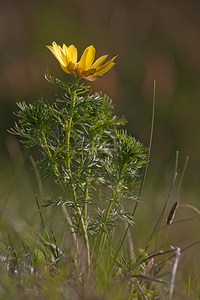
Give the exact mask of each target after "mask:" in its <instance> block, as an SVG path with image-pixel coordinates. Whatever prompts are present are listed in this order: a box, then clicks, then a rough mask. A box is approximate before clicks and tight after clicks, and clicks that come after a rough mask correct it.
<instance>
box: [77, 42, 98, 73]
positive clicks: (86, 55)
mask: <svg viewBox="0 0 200 300" xmlns="http://www.w3.org/2000/svg"><path fill="white" fill-rule="evenodd" d="M94 57H95V48H94V47H93V46H89V47H87V48H86V49H85V51H84V52H83V54H82V56H81V59H80V61H79V68H80V69H83V70H88V69H89V68H90V67H91V65H92V63H93V61H94Z"/></svg>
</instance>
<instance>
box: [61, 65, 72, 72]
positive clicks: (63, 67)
mask: <svg viewBox="0 0 200 300" xmlns="http://www.w3.org/2000/svg"><path fill="white" fill-rule="evenodd" d="M60 66H61V68H62V69H63V71H64V72H66V73H68V74H70V72H69V70H68V68H67V67H65V66H63V65H61V64H60Z"/></svg>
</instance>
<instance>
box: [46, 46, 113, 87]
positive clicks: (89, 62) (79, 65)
mask: <svg viewBox="0 0 200 300" xmlns="http://www.w3.org/2000/svg"><path fill="white" fill-rule="evenodd" d="M47 48H48V49H49V50H51V52H52V53H53V55H54V56H55V57H56V58H57V60H58V61H59V63H60V66H61V68H62V69H63V70H64V71H65V72H66V73H69V74H73V75H75V76H76V77H79V78H80V77H83V78H85V79H87V80H91V81H93V80H95V79H97V77H99V76H101V75H103V74H104V73H106V72H107V71H109V70H110V69H111V68H112V67H113V66H114V65H115V63H114V62H113V61H114V59H115V58H116V56H115V57H113V58H112V59H111V60H109V61H108V62H106V63H105V64H103V62H104V61H105V60H106V58H107V57H108V55H103V56H101V57H99V58H98V59H97V60H96V61H95V62H94V57H95V48H94V47H93V46H89V47H87V48H86V49H85V50H84V52H83V54H82V56H81V59H80V60H79V62H77V49H76V48H75V47H74V45H71V46H69V47H67V46H66V45H65V44H63V47H60V46H59V45H57V44H56V43H55V42H53V43H52V46H47Z"/></svg>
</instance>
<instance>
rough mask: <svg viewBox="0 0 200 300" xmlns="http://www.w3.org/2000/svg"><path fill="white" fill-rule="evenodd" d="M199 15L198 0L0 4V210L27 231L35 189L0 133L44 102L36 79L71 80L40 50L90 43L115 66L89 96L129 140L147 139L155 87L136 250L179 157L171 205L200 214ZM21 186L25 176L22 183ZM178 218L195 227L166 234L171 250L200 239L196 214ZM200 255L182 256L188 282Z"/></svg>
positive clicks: (16, 148)
mask: <svg viewBox="0 0 200 300" xmlns="http://www.w3.org/2000/svg"><path fill="white" fill-rule="evenodd" d="M199 12H200V2H199V1H198V0H196V1H195V0H193V1H184V0H168V1H160V0H152V1H148V0H146V1H145V0H142V1H135V0H82V1H81V0H73V1H69V0H58V1H45V0H43V1H40V0H35V1H27V0H26V1H25V0H17V1H16V0H9V1H1V2H0V122H1V126H0V128H1V130H0V155H1V156H0V165H1V168H0V179H1V188H0V196H1V202H2V203H1V205H2V207H3V206H4V204H5V205H6V209H8V208H9V207H10V208H11V207H12V208H14V210H15V212H16V211H17V212H18V213H19V214H20V215H21V216H23V217H24V218H25V219H27V222H29V223H31V220H32V219H31V218H30V216H33V213H34V212H36V211H37V208H36V205H35V202H34V200H33V195H32V194H31V195H30V189H29V185H31V184H34V183H31V182H33V181H32V179H33V178H32V177H34V175H31V171H30V170H29V168H27V169H26V168H24V169H23V168H21V169H20V168H18V167H17V166H18V164H20V163H19V161H20V158H21V155H22V154H21V150H20V149H22V147H21V145H19V144H18V142H17V139H16V138H15V137H13V136H10V134H9V133H8V132H7V129H8V128H10V127H12V126H13V124H14V121H15V116H14V114H13V111H16V110H17V107H16V102H17V101H27V102H33V101H34V100H35V99H38V98H40V97H41V96H42V97H43V98H44V99H49V101H51V99H52V89H51V88H49V87H48V85H47V83H46V82H45V80H44V73H45V70H46V69H47V68H50V69H51V70H52V71H54V70H55V69H56V68H57V69H58V71H59V73H60V74H61V75H62V77H63V78H66V80H68V79H70V76H69V75H65V74H63V72H62V71H61V70H60V67H59V64H58V62H57V61H56V59H55V58H54V57H53V55H52V54H51V53H50V51H49V50H48V49H47V48H46V47H45V46H46V45H51V43H52V42H53V41H55V42H56V43H57V44H62V43H63V42H64V43H65V44H66V45H70V44H74V45H75V46H76V47H77V48H78V50H79V53H81V52H82V51H83V50H84V49H85V47H87V46H89V45H94V46H95V48H96V49H97V53H96V54H97V56H98V57H99V56H100V55H103V54H109V57H113V56H115V55H116V54H118V55H119V56H118V58H117V60H116V62H117V64H116V66H115V67H114V68H113V69H112V70H111V71H109V73H107V74H106V75H104V76H103V77H102V79H100V80H98V81H95V82H94V83H92V89H93V90H94V91H103V93H105V94H107V95H109V96H110V97H111V98H112V99H113V104H114V107H115V112H116V114H118V115H124V116H126V119H127V120H128V124H127V126H126V127H127V130H128V131H129V133H130V134H132V135H134V136H135V137H136V138H137V139H139V140H140V141H142V142H143V143H144V145H146V146H148V144H149V135H150V125H151V114H152V98H153V81H154V80H156V112H155V127H154V136H153V145H152V152H151V161H150V165H149V171H148V175H147V179H146V184H145V189H144V193H143V198H142V200H143V202H142V204H141V205H140V206H139V210H138V215H137V218H138V220H137V223H136V224H137V226H136V228H137V229H135V235H136V236H138V238H137V237H135V238H134V240H135V243H136V246H137V247H144V245H145V239H147V237H148V236H149V233H150V232H149V228H152V227H153V224H154V222H155V220H156V218H157V216H158V214H159V212H160V211H161V209H162V207H163V205H164V202H165V200H166V197H167V193H168V190H169V187H170V184H171V180H172V177H173V169H174V165H175V156H176V151H177V150H179V177H178V178H180V174H181V172H182V169H183V165H184V162H185V159H186V156H187V155H189V156H190V159H189V164H188V167H187V171H186V175H185V177H184V180H183V185H182V189H181V193H180V196H179V200H180V201H181V203H187V204H190V205H194V206H195V207H197V208H200V200H199V198H200V197H199V195H200V182H199V177H200V124H199V122H200V115H199V114H200V17H199ZM27 160H28V159H27ZM21 164H22V163H21ZM16 170H20V171H18V172H17V171H16ZM29 172H30V173H29ZM31 176H32V177H31ZM27 178H30V180H29V181H28V183H27V180H28V179H27ZM16 186H17V187H16ZM34 188H35V187H32V190H33V189H34ZM174 193H175V191H174ZM170 203H171V204H172V203H173V198H171V199H170ZM30 207H31V209H30ZM184 218H193V220H192V221H185V222H183V223H180V224H179V225H176V226H174V227H173V230H171V232H170V233H169V234H171V235H170V238H171V240H172V244H173V245H174V246H177V245H178V246H181V247H184V246H187V245H189V244H190V243H192V242H195V241H197V240H198V239H199V229H200V216H199V215H198V214H197V213H196V212H194V211H193V210H191V209H189V208H185V207H180V209H179V210H178V212H177V220H181V219H184ZM33 219H34V217H33ZM147 229H148V230H147ZM199 247H200V246H196V247H194V248H192V249H190V250H188V252H187V255H186V254H184V255H185V256H184V260H183V267H182V269H183V270H184V265H185V264H187V269H186V270H187V271H185V272H186V276H187V274H188V273H189V272H190V271H191V274H193V277H194V278H195V276H197V275H196V274H197V273H198V272H199V271H198V268H197V266H198V264H197V262H199V261H200V257H199V255H198V252H199V249H200V248H199ZM188 269H189V271H188ZM190 269H191V270H190Z"/></svg>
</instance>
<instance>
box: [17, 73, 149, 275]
mask: <svg viewBox="0 0 200 300" xmlns="http://www.w3.org/2000/svg"><path fill="white" fill-rule="evenodd" d="M46 79H47V80H48V82H49V83H50V84H52V85H53V86H55V87H56V88H58V87H59V88H60V89H61V90H62V92H59V94H57V95H56V98H55V101H54V102H53V103H47V102H44V101H43V100H42V99H41V100H38V101H36V102H35V103H34V104H26V103H25V102H23V103H18V107H19V111H18V112H17V113H16V116H17V117H18V121H17V123H16V124H15V127H14V129H12V130H11V133H13V134H16V135H19V136H20V138H21V141H22V142H23V143H24V144H25V145H26V146H27V147H30V148H32V147H33V146H34V147H35V146H37V147H38V149H40V151H41V153H42V157H41V160H40V161H38V162H37V167H38V168H39V170H40V171H41V174H42V175H43V176H44V177H48V176H53V177H54V179H55V182H56V183H57V184H59V185H60V187H61V190H60V193H59V194H58V195H57V196H56V197H48V198H46V199H43V207H47V206H50V205H55V206H56V207H58V206H61V207H62V209H63V212H64V215H65V218H66V220H67V223H68V225H69V229H70V230H71V234H72V237H73V240H74V258H73V260H74V269H75V270H76V271H75V272H78V273H79V272H80V270H79V265H80V259H79V257H78V254H79V251H80V250H79V242H80V241H79V239H80V237H79V236H80V235H81V236H82V239H83V242H84V245H85V252H86V257H87V258H86V261H85V272H86V273H85V274H86V278H87V277H88V276H89V273H90V270H91V268H92V266H91V258H93V260H94V261H96V262H97V261H98V259H100V258H101V257H102V254H103V253H106V251H107V246H106V245H107V243H108V244H109V245H110V246H109V247H111V248H112V247H114V244H113V245H112V243H110V242H111V240H110V238H111V236H113V234H114V228H115V227H116V226H118V224H119V222H120V223H123V224H124V225H126V224H127V223H128V224H131V225H132V224H133V221H134V220H133V216H132V215H131V214H130V212H126V211H125V209H124V203H125V202H127V200H128V201H134V202H135V200H136V198H137V197H136V191H137V184H138V183H139V180H140V176H139V175H140V170H141V168H142V167H144V166H145V164H146V162H147V159H146V153H145V152H146V149H145V148H144V147H143V145H142V144H141V143H140V142H138V141H137V140H136V139H135V138H134V137H132V136H130V135H128V134H127V132H126V131H124V130H118V127H119V126H122V125H124V124H125V123H126V121H125V119H124V118H120V117H117V116H115V115H114V113H113V105H112V101H111V100H110V99H109V98H108V97H107V96H105V95H102V94H99V93H95V94H92V93H91V91H90V89H89V87H87V86H85V85H84V84H80V83H79V80H77V81H75V82H71V83H65V82H63V81H62V80H61V79H60V78H59V77H58V76H54V75H53V74H51V73H48V74H47V75H46ZM99 189H101V191H102V193H101V194H102V195H104V196H100V194H99V193H98V191H99ZM38 205H39V204H38ZM39 209H40V208H39ZM40 215H41V212H40ZM41 218H42V215H41ZM42 223H43V226H44V229H45V232H46V234H47V241H45V240H43V241H42V240H41V243H42V245H43V247H45V249H46V250H45V251H48V253H51V256H52V257H53V258H54V260H55V261H57V260H60V259H61V258H62V257H63V256H62V255H63V254H62V252H61V250H60V249H59V248H58V247H57V243H56V240H55V237H54V241H53V243H52V242H51V241H50V239H49V236H48V233H47V229H46V227H45V225H44V221H43V218H42ZM93 237H94V238H93ZM44 257H45V256H44V250H43V248H41V249H40V248H36V249H35V250H34V252H33V261H34V263H35V264H41V263H42V262H43V260H44ZM95 264H96V263H95ZM85 280H86V279H85Z"/></svg>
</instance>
